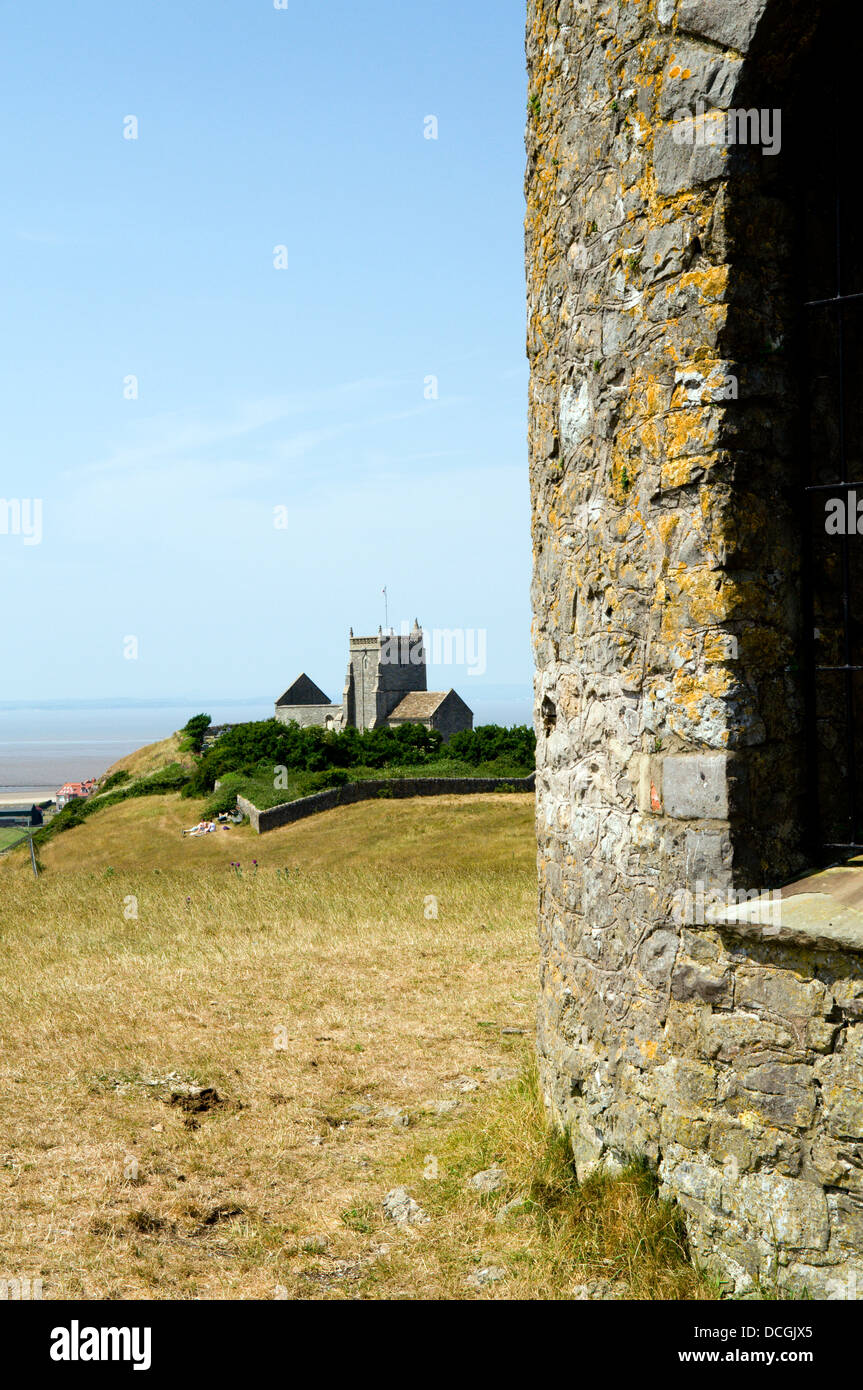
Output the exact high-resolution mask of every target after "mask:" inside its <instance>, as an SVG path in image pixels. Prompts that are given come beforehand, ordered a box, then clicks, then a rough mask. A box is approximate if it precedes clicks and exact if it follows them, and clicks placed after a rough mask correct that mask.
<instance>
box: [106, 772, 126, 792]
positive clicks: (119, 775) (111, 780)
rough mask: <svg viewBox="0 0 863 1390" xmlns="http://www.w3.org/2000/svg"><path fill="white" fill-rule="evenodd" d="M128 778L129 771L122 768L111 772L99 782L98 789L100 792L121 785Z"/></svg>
mask: <svg viewBox="0 0 863 1390" xmlns="http://www.w3.org/2000/svg"><path fill="white" fill-rule="evenodd" d="M130 780H131V773H128V772H126V771H123V770H121V771H120V772H112V773H111V776H110V777H106V778H105V780H104V782H101V783H100V784H99V790H100V791H101V792H109V791H111V790H112V789H113V788H114V787H122V785H123V783H124V782H128V781H130Z"/></svg>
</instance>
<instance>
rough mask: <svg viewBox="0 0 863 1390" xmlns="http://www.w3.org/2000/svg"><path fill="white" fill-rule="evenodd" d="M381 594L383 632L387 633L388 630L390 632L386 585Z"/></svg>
mask: <svg viewBox="0 0 863 1390" xmlns="http://www.w3.org/2000/svg"><path fill="white" fill-rule="evenodd" d="M381 593H382V594H383V596H384V632H389V630H390V611H389V605H388V603H387V586H386V584H385V585H384V587H383V589H382V590H381Z"/></svg>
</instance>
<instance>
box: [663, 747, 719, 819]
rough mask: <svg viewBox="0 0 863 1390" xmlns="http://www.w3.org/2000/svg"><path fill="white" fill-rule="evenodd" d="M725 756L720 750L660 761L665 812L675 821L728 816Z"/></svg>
mask: <svg viewBox="0 0 863 1390" xmlns="http://www.w3.org/2000/svg"><path fill="white" fill-rule="evenodd" d="M727 770H728V759H727V758H726V757H725V755H724V754H723V753H708V754H704V753H693V754H690V755H688V756H687V755H682V756H677V757H675V756H672V757H667V758H663V760H662V801H663V805H664V807H665V813H666V815H669V816H674V817H675V818H676V819H678V820H725V819H727V817H728V779H727Z"/></svg>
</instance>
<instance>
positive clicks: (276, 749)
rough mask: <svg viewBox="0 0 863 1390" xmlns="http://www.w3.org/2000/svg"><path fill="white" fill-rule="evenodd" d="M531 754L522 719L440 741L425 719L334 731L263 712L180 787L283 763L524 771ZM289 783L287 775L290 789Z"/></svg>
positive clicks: (260, 773)
mask: <svg viewBox="0 0 863 1390" xmlns="http://www.w3.org/2000/svg"><path fill="white" fill-rule="evenodd" d="M535 756H536V739H535V737H534V734H533V730H532V729H528V728H527V727H524V726H522V727H520V728H513V729H504V728H501V727H499V726H498V725H495V724H490V725H487V726H485V727H482V728H479V729H472V730H465V731H464V732H463V733H460V734H455V735H454V736H453V738H451V739H450V741H449V743H446V744H445V743H444V742H443V738H442V737H441V735H440V734H439V733H438V732H437V730H436V729H426V728H424V727H423V725H422V724H402V725H401V726H399V727H398V728H395V729H370V730H368V731H367V732H365V733H362V734H361V733H359V732H358V731H357V730H356V729H343V730H341V731H340V732H339V733H334V732H333V731H331V730H326V729H320V728H311V729H301V728H300V726H299V725H298V724H295V723H292V724H282V723H281V722H280V721H279V720H277V719H266V720H261V721H260V722H257V723H253V724H238V725H236V727H235V728H233V729H229V730H228V731H227V732H226V733H225V734H223V735H222V737H221V738H220V739H219V742H218V743H217V744H216V745H215V747H213V748H211V749H209V750H208V751H207V752H206V753H205V754H204V755H203V756H202V758H201V760H200V762H199V763H198V766H197V768H196V769H195V771H194V772H193V774H192V776H191V778H190V780H189V782H188V783H187V785H186V788H185V792H184V794H185V795H186V796H206V795H207V793H208V792H211V791H212V790H213V786H214V784H215V782H217V781H219V780H220V779H223V778H224V776H225V774H226V773H229V772H242V773H244V774H246V776H249V777H257V778H261V779H265V778H268V777H269V778H272V777H273V774H274V771H275V769H276V768H277V767H284V768H286V769H287V770H288V772H289V773H316V772H320V773H325V772H328V771H334V770H336V769H341V770H344V771H347V772H350V771H351V770H353V769H354V768H357V767H363V768H369V769H374V770H385V769H388V768H397V767H398V768H407V769H411V768H425V767H429V766H432V765H434V764H436V763H438V762H441V761H447V762H454V763H459V764H461V765H463V766H466V767H468V768H469V769H473V768H477V767H478V766H479V765H480V764H483V765H486V764H489V763H497V764H498V765H499V766H500V767H501V774H500V775H504V776H510V777H524V776H527V774H528V773H530V772H532V771H533V769H534V765H535ZM327 785H328V786H333V785H338V784H337V783H332V782H330V783H327ZM294 786H295V783H294V780H293V778H292V779H291V787H292V789H293V788H294Z"/></svg>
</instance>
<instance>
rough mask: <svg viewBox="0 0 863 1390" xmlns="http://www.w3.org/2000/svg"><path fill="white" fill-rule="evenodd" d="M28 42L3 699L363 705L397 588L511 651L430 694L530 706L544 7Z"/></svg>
mask: <svg viewBox="0 0 863 1390" xmlns="http://www.w3.org/2000/svg"><path fill="white" fill-rule="evenodd" d="M3 30H4V39H3V45H2V50H0V121H2V127H3V131H4V138H3V141H2V147H0V170H2V173H0V177H2V185H3V188H4V199H3V202H2V207H0V244H2V258H3V266H4V272H5V274H4V276H3V279H4V281H5V289H4V295H3V298H4V301H5V302H4V310H3V319H4V335H3V336H4V342H5V345H6V353H5V354H4V356H5V359H6V360H5V362H4V366H3V371H2V373H0V410H2V419H3V430H4V434H5V440H4V447H3V450H2V455H0V497H3V498H5V499H7V500H8V499H21V500H22V501H24V500H26V499H41V502H42V509H43V512H42V517H43V519H42V540H41V543H40V544H25V537H24V536H23V535H22V534H17V535H16V534H0V562H2V568H3V573H4V586H3V587H4V605H3V624H2V636H0V671H2V681H0V698H2V699H5V700H12V699H19V698H21V699H27V698H31V697H32V698H34V699H35V698H39V697H48V696H52V697H55V698H56V697H65V696H69V697H76V698H96V697H105V696H114V695H116V696H120V697H125V698H131V697H140V698H153V697H162V696H164V697H168V696H171V695H173V694H174V693H177V692H183V693H185V694H191V695H199V696H200V697H201V698H202V699H205V698H210V699H215V698H217V697H222V696H232V697H243V696H248V697H251V696H256V695H259V694H261V693H265V692H272V694H273V695H274V696H275V695H276V694H278V693H279V692H280V691H281V690H282V689H283V688H284V687H285V686H286V685H287V684H288V683H289V682H290V680H292V679H293V677H294V676H295V675H296V674H297V673H298V672H299V670H300V669H306V670H307V671H308V672H309V674H310V675H312V676H313V677H314V679H316V680H317V681H318V682H319V683H320V684H321V685H322V686H323V688H324V689H325V690H327V691H328V693H330V694H331V695H333V696H334V697H335V698H339V692H340V688H341V683H342V680H343V676H344V668H345V664H346V652H345V638H346V634H347V629H348V627H349V626H350V625H351V624H352V625H353V626H354V628H355V630H356V631H361V630H367V629H369V630H373V631H374V630H376V628H377V626H378V624H379V623H380V622H382V621H383V599H382V596H381V588H382V586H383V585H384V584H386V585H387V588H388V593H389V615H390V620H391V621H392V622H394V623H395V624H396V625H398V624H400V623H401V622H402V620H411V619H413V618H414V617H415V616H418V617H419V618H420V620H421V621H422V622H423V624H424V625H426V626H427V627H429V628H433V627H438V628H448V629H454V628H464V629H482V630H485V631H486V632H487V634H488V637H487V643H488V659H487V671H486V673H485V676H484V677H481V678H475V680H471V679H470V678H468V677H467V676H466V673H465V672H464V671H463V670H459V669H458V668H454V669H450V670H442V671H432V672H431V673H430V676H431V684H432V685H433V686H434V687H435V688H440V687H441V686H443V687H444V688H447V687H448V686H450V685H455V686H456V688H457V689H464V690H465V692H466V694H467V693H468V690H469V687H470V686H471V685H474V684H479V683H480V681H484V682H487V683H491V684H498V685H499V684H516V685H527V684H528V683H529V680H530V675H531V656H530V635H529V634H530V614H529V593H528V586H529V580H530V537H529V509H528V508H529V504H528V482H527V465H526V443H525V433H526V391H527V367H526V363H525V358H524V289H523V251H522V225H523V200H522V182H523V167H524V153H523V127H524V111H525V77H524V56H523V3H522V0H471V3H470V4H467V3H465V0H435V3H434V4H425V3H420V0H370V2H369V3H364V4H358V3H357V0H327V3H324V0H289V8H288V9H287V10H276V9H275V8H274V6H273V3H272V0H207V3H206V4H204V3H202V0H194V2H193V0H147V3H146V4H144V5H123V4H117V3H116V0H104V3H101V2H100V0H76V3H75V4H74V5H70V4H66V3H60V2H59V0H49V3H47V4H39V5H29V6H25V5H14V6H12V5H6V6H4V7H3ZM429 115H434V116H435V117H437V120H438V122H439V138H438V139H437V140H429V139H425V138H424V128H425V126H424V123H425V119H426V117H427V116H429ZM128 116H135V117H136V118H137V121H138V138H137V139H136V140H131V139H125V138H124V120H125V118H126V117H128ZM277 246H285V247H286V248H287V262H288V264H287V268H286V269H276V268H275V266H274V248H276V247H277ZM130 376H135V377H136V378H137V383H138V399H137V400H135V399H126V398H124V381H125V379H126V378H128V377H130ZM430 376H435V377H436V378H437V379H438V398H437V399H436V400H435V399H426V390H427V388H426V380H427V378H428V377H430ZM278 507H283V508H286V516H287V526H286V529H277V527H276V525H275V524H274V521H275V516H276V513H275V509H276V508H278ZM0 522H2V518H0ZM6 529H7V531H9V530H13V531H14V524H13V523H12V522H11V521H10V523H9V525H8V526H7V528H6ZM13 593H14V595H15V596H16V597H15V601H14V602H10V597H11V595H12V594H13ZM128 637H135V638H136V639H137V642H138V656H137V658H136V659H127V658H126V657H125V656H124V650H126V651H128V650H130V648H129V646H128V644H126V645H125V647H124V642H125V639H126V638H128Z"/></svg>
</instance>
